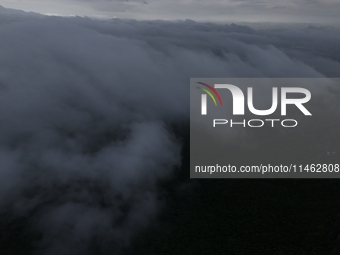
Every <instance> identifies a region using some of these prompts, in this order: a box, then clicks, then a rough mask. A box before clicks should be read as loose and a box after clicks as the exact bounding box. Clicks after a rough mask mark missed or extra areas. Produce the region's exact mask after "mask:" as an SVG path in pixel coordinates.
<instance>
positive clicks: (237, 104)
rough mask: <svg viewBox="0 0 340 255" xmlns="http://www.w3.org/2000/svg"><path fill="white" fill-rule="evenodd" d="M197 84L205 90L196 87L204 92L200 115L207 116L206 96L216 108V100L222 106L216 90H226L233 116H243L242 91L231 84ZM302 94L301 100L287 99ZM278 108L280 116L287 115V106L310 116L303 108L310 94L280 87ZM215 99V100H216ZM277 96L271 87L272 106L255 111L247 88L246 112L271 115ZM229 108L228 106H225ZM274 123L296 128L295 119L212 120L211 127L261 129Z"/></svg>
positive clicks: (305, 90) (250, 92)
mask: <svg viewBox="0 0 340 255" xmlns="http://www.w3.org/2000/svg"><path fill="white" fill-rule="evenodd" d="M197 83H198V84H201V85H203V86H204V87H205V88H202V87H197V88H198V89H200V90H202V91H203V92H205V93H204V94H202V95H201V115H207V112H208V110H207V108H208V107H207V95H209V97H210V98H211V100H212V101H213V103H214V105H215V106H217V100H218V101H219V104H220V106H222V99H221V96H220V94H219V93H218V92H217V90H216V89H227V90H228V91H230V92H231V95H232V99H233V100H232V109H233V115H244V114H245V96H244V94H243V91H242V90H241V89H240V88H239V87H238V86H236V85H232V84H214V86H211V85H209V84H207V83H203V82H197ZM292 93H295V94H300V95H301V94H302V95H303V97H302V98H288V94H292ZM280 95H281V97H280V101H281V103H280V106H281V116H286V115H287V105H289V104H291V105H295V106H296V107H297V108H298V109H299V110H300V111H301V112H302V113H303V114H304V115H306V116H311V115H312V114H311V113H310V112H309V111H308V110H307V108H306V107H305V106H304V104H305V103H307V102H308V101H309V100H310V99H311V93H310V91H309V90H308V89H305V88H299V87H281V89H280ZM216 99H217V100H216ZM278 101H279V96H278V88H277V87H273V88H272V105H271V107H270V108H269V109H262V110H259V109H256V108H255V107H254V104H253V88H252V87H248V88H247V106H248V110H249V111H250V112H251V113H252V114H254V115H257V116H267V115H270V114H273V113H274V112H275V111H276V110H277V108H278V104H279V102H278ZM227 106H229V104H227ZM275 121H279V122H281V125H282V126H283V127H295V126H297V124H298V123H297V121H296V120H295V119H284V120H280V119H265V120H262V119H251V120H248V121H246V120H243V121H242V122H235V121H234V122H233V120H232V119H231V120H227V119H214V120H213V127H216V125H225V124H228V123H230V126H231V127H233V126H235V125H242V126H244V127H245V126H246V124H248V126H249V127H262V126H264V123H265V122H271V126H272V127H274V123H275ZM288 123H293V124H292V125H288Z"/></svg>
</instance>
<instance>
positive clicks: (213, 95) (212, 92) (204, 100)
mask: <svg viewBox="0 0 340 255" xmlns="http://www.w3.org/2000/svg"><path fill="white" fill-rule="evenodd" d="M197 83H198V84H201V85H203V86H205V87H206V88H201V87H197V88H198V89H200V90H202V91H204V92H205V93H206V94H203V95H202V110H201V112H202V115H206V114H207V95H209V96H210V98H211V99H212V100H213V102H214V104H215V106H217V100H218V102H219V103H220V105H222V99H221V97H220V94H218V92H217V91H216V89H215V88H213V87H212V86H211V85H209V84H206V83H203V82H197ZM216 98H217V100H216Z"/></svg>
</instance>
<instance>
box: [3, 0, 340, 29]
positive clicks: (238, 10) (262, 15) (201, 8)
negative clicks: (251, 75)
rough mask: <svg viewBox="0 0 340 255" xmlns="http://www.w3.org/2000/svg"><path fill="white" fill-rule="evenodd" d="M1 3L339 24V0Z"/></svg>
mask: <svg viewBox="0 0 340 255" xmlns="http://www.w3.org/2000/svg"><path fill="white" fill-rule="evenodd" d="M0 5H2V6H4V7H5V8H13V9H18V10H23V11H27V12H37V13H41V14H45V15H57V16H88V17H96V18H124V19H137V20H156V19H157V20H185V19H192V20H195V21H202V22H219V23H220V22H222V23H224V22H282V23H313V24H334V25H338V24H340V19H339V13H340V3H339V1H337V0H313V1H308V0H298V1H293V0H284V1H279V0H275V1H270V0H256V1H248V0H213V1H209V2H205V1H201V0H176V1H171V0H158V1H157V0H112V1H106V0H100V1H91V0H83V1H82V0H62V1H58V2H56V1H52V0H48V1H42V0H34V1H19V0H1V1H0Z"/></svg>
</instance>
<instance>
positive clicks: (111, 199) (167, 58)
mask: <svg viewBox="0 0 340 255" xmlns="http://www.w3.org/2000/svg"><path fill="white" fill-rule="evenodd" d="M0 11H1V16H0V20H1V25H0V34H1V38H2V40H1V41H0V57H1V61H0V165H1V168H0V174H1V177H2V178H1V180H2V181H1V185H0V210H1V213H2V215H3V216H2V225H1V226H2V230H3V233H4V235H6V231H7V229H8V228H9V226H10V225H11V224H12V225H13V224H14V223H15V222H18V221H22V222H24V224H23V226H24V229H25V230H24V231H26V232H27V233H30V234H32V235H33V240H32V243H31V245H32V247H33V249H34V254H43V255H56V254H67V255H68V254H69V255H77V254H82V255H86V254H116V252H117V253H118V252H119V251H121V249H123V248H124V247H127V246H129V243H130V242H131V241H132V240H133V237H134V236H135V235H137V234H139V233H140V232H141V231H143V229H145V228H146V227H147V226H148V225H149V222H150V221H153V220H154V219H155V217H156V215H157V213H159V212H160V211H161V209H162V206H163V205H164V204H166V201H164V200H163V198H162V196H161V192H160V189H161V187H159V186H158V183H159V181H160V180H166V179H168V178H171V175H172V172H173V169H175V168H176V167H179V166H180V164H181V154H180V153H181V143H180V142H179V141H178V139H177V137H176V135H175V134H174V133H173V130H172V129H171V126H172V125H173V124H176V123H188V117H189V116H188V115H189V100H188V99H189V89H188V86H189V78H190V77H339V76H340V75H339V74H340V73H339V70H340V63H339V62H340V59H339V55H340V52H339V47H338V41H339V36H340V34H339V30H337V29H335V28H322V27H305V28H294V27H293V28H282V29H263V30H260V29H256V30H255V29H252V28H250V27H246V26H239V25H235V24H232V25H215V24H211V23H205V24H201V23H196V22H194V21H190V20H187V21H184V22H165V21H144V22H138V21H135V20H120V19H113V20H107V21H99V20H91V19H88V18H79V17H76V18H61V17H46V16H40V15H34V14H30V15H28V14H18V13H15V12H14V13H12V12H9V11H8V10H6V9H1V10H0ZM321 38H322V39H321ZM185 171H188V170H185Z"/></svg>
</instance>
